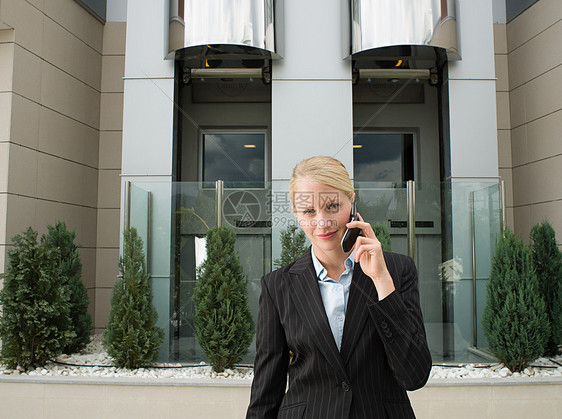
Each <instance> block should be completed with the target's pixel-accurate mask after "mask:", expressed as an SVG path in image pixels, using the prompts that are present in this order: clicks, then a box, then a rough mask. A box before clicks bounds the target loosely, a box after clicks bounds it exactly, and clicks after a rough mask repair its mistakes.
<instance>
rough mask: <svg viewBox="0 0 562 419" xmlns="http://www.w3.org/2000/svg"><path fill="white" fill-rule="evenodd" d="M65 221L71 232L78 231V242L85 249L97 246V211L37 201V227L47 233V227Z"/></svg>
mask: <svg viewBox="0 0 562 419" xmlns="http://www.w3.org/2000/svg"><path fill="white" fill-rule="evenodd" d="M57 221H64V222H65V223H66V226H67V228H68V229H69V230H75V231H76V242H77V243H80V245H81V246H84V247H85V248H94V247H95V246H96V222H97V217H96V210H95V209H92V208H85V207H79V206H77V205H67V204H63V203H60V202H52V201H45V200H37V227H38V229H39V230H40V231H41V232H45V231H46V229H47V225H48V224H51V225H54V224H55V223H56V222H57Z"/></svg>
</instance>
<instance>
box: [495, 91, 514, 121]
mask: <svg viewBox="0 0 562 419" xmlns="http://www.w3.org/2000/svg"><path fill="white" fill-rule="evenodd" d="M496 115H497V119H498V129H510V128H511V123H510V116H509V92H496Z"/></svg>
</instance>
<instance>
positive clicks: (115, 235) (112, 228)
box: [97, 209, 120, 248]
mask: <svg viewBox="0 0 562 419" xmlns="http://www.w3.org/2000/svg"><path fill="white" fill-rule="evenodd" d="M119 228H120V227H119V209H98V233H97V237H98V241H97V247H98V248H101V247H111V248H117V247H119Z"/></svg>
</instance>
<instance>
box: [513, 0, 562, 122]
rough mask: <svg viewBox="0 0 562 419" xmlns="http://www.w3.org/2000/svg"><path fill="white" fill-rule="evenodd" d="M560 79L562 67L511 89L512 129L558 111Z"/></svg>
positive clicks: (560, 90)
mask: <svg viewBox="0 0 562 419" xmlns="http://www.w3.org/2000/svg"><path fill="white" fill-rule="evenodd" d="M561 3H562V2H561ZM561 79H562V65H561V66H559V67H557V68H555V69H553V70H551V71H549V72H548V73H545V74H544V75H542V76H541V77H539V78H536V79H534V80H532V81H530V82H528V83H526V84H524V85H523V86H521V87H518V88H517V89H513V90H512V91H511V95H510V109H511V123H512V127H514V128H515V127H518V126H519V125H521V124H524V123H526V122H530V121H533V120H535V119H537V118H540V117H541V116H544V115H547V114H549V113H552V112H555V111H557V110H559V109H560V98H561V97H562V83H560V80H561Z"/></svg>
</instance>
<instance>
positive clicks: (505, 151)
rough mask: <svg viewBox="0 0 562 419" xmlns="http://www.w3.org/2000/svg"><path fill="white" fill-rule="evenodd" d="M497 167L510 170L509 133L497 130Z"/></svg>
mask: <svg viewBox="0 0 562 419" xmlns="http://www.w3.org/2000/svg"><path fill="white" fill-rule="evenodd" d="M498 166H499V168H503V169H505V168H511V131H509V130H504V129H502V130H498Z"/></svg>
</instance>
